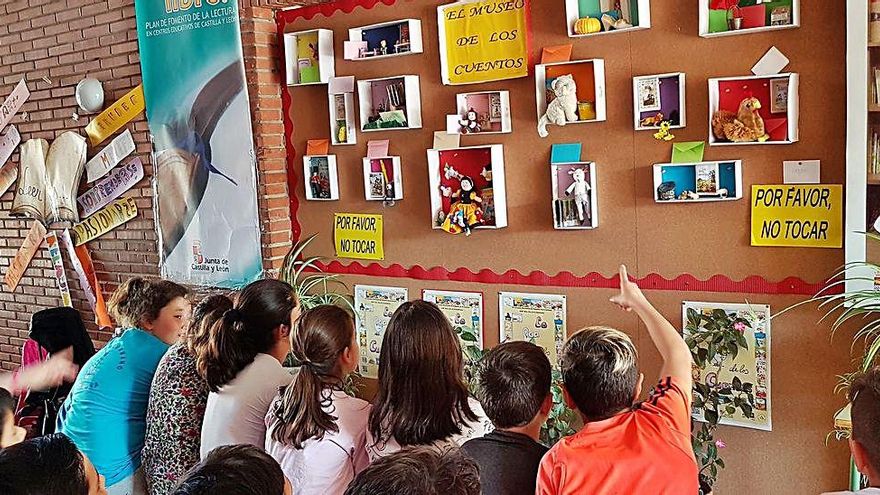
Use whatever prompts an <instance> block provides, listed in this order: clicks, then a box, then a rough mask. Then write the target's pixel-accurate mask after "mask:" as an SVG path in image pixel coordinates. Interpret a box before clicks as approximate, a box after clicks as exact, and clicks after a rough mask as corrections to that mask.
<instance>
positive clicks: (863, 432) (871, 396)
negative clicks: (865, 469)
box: [849, 367, 880, 471]
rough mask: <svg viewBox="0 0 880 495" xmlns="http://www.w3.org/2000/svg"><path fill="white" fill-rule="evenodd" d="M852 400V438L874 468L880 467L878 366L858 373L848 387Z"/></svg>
mask: <svg viewBox="0 0 880 495" xmlns="http://www.w3.org/2000/svg"><path fill="white" fill-rule="evenodd" d="M849 400H850V402H852V438H853V440H855V441H856V442H858V443H859V444H860V445H861V446H862V448H864V449H865V453H866V454H867V457H868V463H870V464H871V467H872V468H874V470H875V471H876V470H878V469H880V367H874V368H872V369H871V370H869V371H867V372H865V373H863V374H861V375H859V376H858V377H857V378H856V379H855V380H854V381H853V383H852V385H851V386H850V388H849Z"/></svg>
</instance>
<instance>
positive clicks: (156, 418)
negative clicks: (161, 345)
mask: <svg viewBox="0 0 880 495" xmlns="http://www.w3.org/2000/svg"><path fill="white" fill-rule="evenodd" d="M230 308H232V301H231V300H230V299H229V298H228V297H226V296H224V295H214V296H210V297H207V298H205V299H203V300H202V301H201V302H200V303H199V304H198V305H197V306H196V307H195V309H194V310H193V315H192V318H191V319H190V323H189V325H188V328H187V331H186V334H185V335H184V336H183V337H182V339H181V340H180V341H179V342H177V343H176V344H174V345H172V346H171V348H170V349H168V352H166V353H165V356H163V357H162V360H161V361H159V367H158V368H156V374H155V376H154V377H153V385H152V387H151V388H150V403H149V406H148V407H147V431H146V438H145V440H144V450H143V463H144V476H145V477H146V482H147V489H148V490H149V492H150V494H151V495H165V494H167V493H168V492H169V491H170V490H171V489H172V488H173V487H174V485H175V484H176V483H177V480H178V479H180V478H181V477H182V476H183V475H184V474H186V472H187V471H189V469H190V468H191V467H193V466H195V465H196V464H197V463H198V462H199V448H200V446H201V439H202V420H203V419H204V416H205V406H206V404H207V402H208V384H207V382H205V379H204V378H202V377H201V376H199V372H198V370H197V369H196V354H197V353H198V352H199V349H200V348H201V347H202V346H204V345H205V343H206V342H207V340H208V329H210V328H211V326H212V325H214V323H216V322H217V321H218V320H219V319H220V318H223V313H225V312H226V311H227V310H229V309H230Z"/></svg>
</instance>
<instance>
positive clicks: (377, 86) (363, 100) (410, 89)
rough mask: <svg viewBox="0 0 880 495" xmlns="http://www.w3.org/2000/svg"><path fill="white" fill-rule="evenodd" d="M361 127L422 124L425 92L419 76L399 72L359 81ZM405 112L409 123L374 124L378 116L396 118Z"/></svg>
mask: <svg viewBox="0 0 880 495" xmlns="http://www.w3.org/2000/svg"><path fill="white" fill-rule="evenodd" d="M357 85H358V102H359V104H360V118H361V120H360V122H361V131H363V132H375V131H402V130H407V129H421V128H422V96H421V90H420V88H419V76H395V77H385V78H382V79H365V80H361V81H358V83H357ZM401 112H402V113H403V117H404V118H405V121H406V125H405V126H397V127H381V128H374V127H372V124H373V122H374V121H376V120H377V119H380V118H383V117H386V121H392V120H393V119H394V118H395V115H400V113H401Z"/></svg>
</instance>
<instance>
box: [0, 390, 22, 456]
mask: <svg viewBox="0 0 880 495" xmlns="http://www.w3.org/2000/svg"><path fill="white" fill-rule="evenodd" d="M25 433H26V432H25V431H24V428H22V427H20V426H16V425H15V397H13V396H12V394H10V393H9V391H8V390H6V389H5V388H0V449H2V448H6V447H9V446H10V445H15V444H17V443H19V442H21V441H22V440H24V436H25Z"/></svg>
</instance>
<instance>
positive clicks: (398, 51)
mask: <svg viewBox="0 0 880 495" xmlns="http://www.w3.org/2000/svg"><path fill="white" fill-rule="evenodd" d="M348 37H349V40H348V41H346V42H345V47H346V53H345V55H346V56H345V58H346V59H348V60H363V59H369V58H377V57H391V56H397V55H408V54H413V53H422V51H423V48H422V21H420V20H418V19H402V20H399V21H392V22H385V23H381V24H373V25H370V26H363V27H359V28H353V29H349V30H348Z"/></svg>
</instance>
